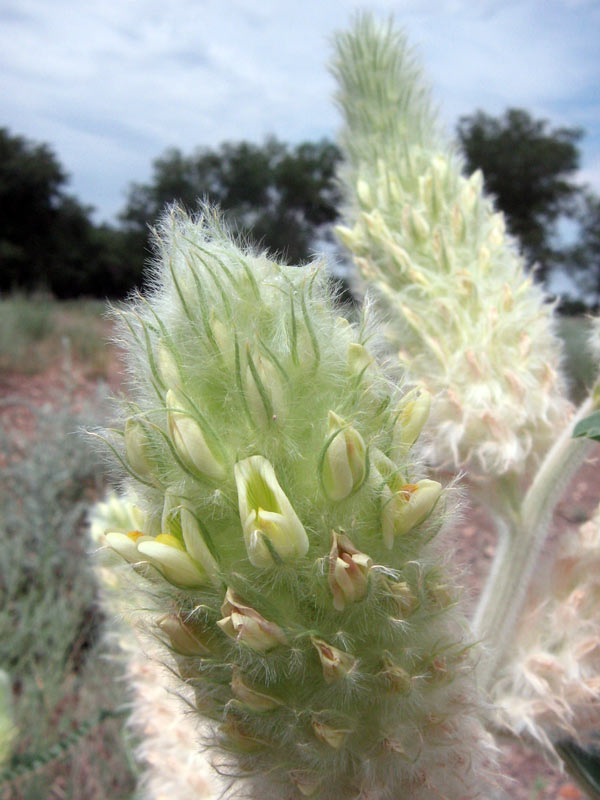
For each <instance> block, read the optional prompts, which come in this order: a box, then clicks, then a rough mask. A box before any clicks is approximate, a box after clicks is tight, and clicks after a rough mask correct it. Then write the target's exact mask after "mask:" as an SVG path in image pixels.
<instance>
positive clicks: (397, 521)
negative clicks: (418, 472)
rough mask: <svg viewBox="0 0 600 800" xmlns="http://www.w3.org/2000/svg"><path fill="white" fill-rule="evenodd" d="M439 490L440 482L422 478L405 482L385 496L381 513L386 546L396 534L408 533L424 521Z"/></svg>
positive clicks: (389, 544)
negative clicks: (412, 481)
mask: <svg viewBox="0 0 600 800" xmlns="http://www.w3.org/2000/svg"><path fill="white" fill-rule="evenodd" d="M441 492H442V486H441V484H439V483H438V482H437V481H430V480H428V479H424V480H421V481H419V482H418V483H407V484H406V485H405V486H402V487H401V488H400V489H399V490H398V491H396V492H394V493H393V494H392V495H391V497H388V498H387V500H386V501H385V504H384V507H383V513H382V527H383V540H384V542H385V544H386V545H387V547H389V548H390V549H391V548H392V547H393V544H394V539H395V538H396V536H402V535H404V534H405V533H408V532H409V531H410V530H412V529H413V528H415V527H416V526H417V525H420V524H421V523H422V522H424V521H425V519H426V518H427V517H428V516H429V514H430V513H431V511H432V510H433V507H434V506H435V504H436V503H437V501H438V498H439V496H440V494H441Z"/></svg>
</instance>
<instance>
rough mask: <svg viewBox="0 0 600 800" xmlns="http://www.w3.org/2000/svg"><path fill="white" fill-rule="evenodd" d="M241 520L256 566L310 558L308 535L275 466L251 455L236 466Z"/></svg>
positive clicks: (249, 553)
mask: <svg viewBox="0 0 600 800" xmlns="http://www.w3.org/2000/svg"><path fill="white" fill-rule="evenodd" d="M235 481H236V484H237V491H238V504H239V509H240V520H241V523H242V529H243V532H244V540H245V542H246V549H247V551H248V558H249V559H250V561H251V562H252V564H254V566H255V567H271V566H273V565H274V564H275V562H276V561H277V559H280V560H281V561H293V560H294V559H295V558H298V557H300V556H304V555H306V553H307V551H308V536H307V535H306V531H305V530H304V526H303V525H302V523H301V522H300V520H299V519H298V515H297V514H296V512H295V511H294V509H293V507H292V504H291V503H290V501H289V500H288V498H287V496H286V494H285V492H284V491H283V489H282V488H281V486H280V485H279V481H278V480H277V477H276V475H275V470H274V469H273V466H272V464H271V463H270V462H269V461H268V460H267V459H266V458H264V456H251V457H250V458H246V459H244V460H243V461H239V462H238V463H237V464H236V465H235Z"/></svg>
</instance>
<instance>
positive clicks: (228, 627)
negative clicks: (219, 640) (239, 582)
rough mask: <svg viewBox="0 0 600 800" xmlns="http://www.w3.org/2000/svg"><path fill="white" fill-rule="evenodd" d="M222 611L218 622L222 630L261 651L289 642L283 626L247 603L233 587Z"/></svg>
mask: <svg viewBox="0 0 600 800" xmlns="http://www.w3.org/2000/svg"><path fill="white" fill-rule="evenodd" d="M221 613H222V614H223V619H220V620H219V621H218V622H217V625H218V626H219V627H220V628H221V630H222V631H223V632H224V633H226V634H227V636H229V637H231V638H232V639H235V640H236V641H238V642H242V643H243V644H245V645H247V646H248V647H251V648H252V649H253V650H256V651H257V652H259V653H263V652H266V651H267V650H271V649H272V648H274V647H277V646H278V645H280V644H287V639H286V637H285V634H284V633H283V631H282V630H281V628H280V627H279V626H278V625H276V624H275V623H274V622H269V620H266V619H265V618H264V617H263V616H261V614H259V613H258V611H255V610H254V609H253V608H252V607H251V606H248V605H246V604H245V603H244V602H243V600H241V599H240V598H239V597H238V596H237V595H236V594H235V592H234V591H233V590H232V589H228V590H227V594H226V595H225V600H224V602H223V605H222V606H221Z"/></svg>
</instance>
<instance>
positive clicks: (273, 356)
mask: <svg viewBox="0 0 600 800" xmlns="http://www.w3.org/2000/svg"><path fill="white" fill-rule="evenodd" d="M436 192H437V188H436ZM370 193H371V194H373V192H372V191H371V192H370ZM365 202H366V196H365ZM371 225H372V227H373V226H374V230H377V231H378V234H377V235H382V236H387V233H386V230H385V227H383V228H381V230H379V228H380V220H378V219H377V215H375V218H374V219H373V220H371ZM157 248H158V251H157V259H156V262H155V263H156V267H155V270H156V271H155V274H154V277H153V281H152V285H153V287H154V288H153V291H152V294H151V295H150V297H149V298H148V300H147V301H142V300H139V301H138V302H137V303H135V305H134V308H133V309H132V312H131V313H129V314H128V313H127V312H125V320H126V324H125V325H124V327H123V328H122V334H123V338H124V339H125V340H126V342H127V345H128V348H129V354H128V359H129V367H130V373H131V374H132V375H135V380H134V382H133V384H132V391H133V397H132V402H133V406H130V407H134V408H135V409H136V414H137V416H136V418H135V419H136V424H137V423H138V422H139V425H140V428H139V429H136V430H135V433H134V432H133V431H132V432H131V433H130V434H129V435H128V436H129V440H130V443H131V442H134V443H136V447H137V449H136V448H134V453H135V454H136V455H138V451H139V450H140V448H141V452H142V454H143V456H144V457H146V458H147V459H148V468H149V472H148V470H146V469H144V470H142V469H141V468H140V469H139V470H138V469H135V468H134V466H133V465H132V464H130V466H131V473H130V475H129V477H130V479H131V480H132V481H133V480H134V479H135V476H137V477H139V478H140V479H141V480H140V481H139V482H138V483H135V484H133V483H132V485H135V489H136V493H137V494H138V504H139V507H140V509H141V514H140V515H139V521H138V522H136V523H135V525H131V527H130V526H129V525H127V526H126V527H125V528H121V527H120V526H118V527H113V528H112V529H111V530H112V535H108V536H107V537H106V539H105V541H108V542H109V543H110V544H111V546H112V547H113V548H114V550H116V551H117V553H120V554H121V556H122V557H121V558H119V556H118V555H117V554H116V553H115V552H114V551H111V549H110V548H104V549H102V550H101V552H102V554H103V557H104V558H105V559H106V560H107V562H108V563H109V566H111V565H113V564H115V563H116V562H117V561H118V567H119V569H118V570H116V571H115V573H114V575H115V580H114V585H115V587H117V588H116V589H115V591H118V587H120V586H123V587H124V586H125V584H126V583H129V584H132V586H133V589H132V588H131V587H128V588H127V591H123V593H122V596H121V597H120V604H121V608H120V613H121V614H122V616H123V617H129V618H133V617H134V612H136V613H135V619H136V622H137V621H138V620H140V624H142V623H144V622H145V623H146V625H145V626H144V627H146V629H147V631H148V633H149V634H150V635H151V636H152V637H153V641H154V642H156V644H157V646H161V647H163V648H164V651H163V658H164V660H166V661H168V662H170V663H171V664H172V665H173V669H172V673H174V674H178V675H179V676H180V679H181V681H182V682H183V683H182V687H181V688H182V691H183V693H184V694H185V696H186V698H189V691H188V690H189V687H190V686H191V687H193V689H194V695H193V697H192V698H191V699H190V702H191V703H192V704H193V705H195V707H196V708H197V710H198V712H199V713H200V714H203V713H204V714H208V715H210V718H211V719H212V720H213V721H214V723H215V738H216V742H215V743H216V745H217V748H220V749H221V753H222V758H223V759H225V760H226V761H227V762H228V763H226V764H225V767H226V771H230V770H231V769H233V770H235V772H236V773H239V774H243V775H245V776H247V777H246V778H245V780H246V781H247V782H248V783H249V784H250V785H249V786H248V787H247V790H248V791H247V793H248V794H251V795H255V796H264V797H273V798H279V797H287V796H288V795H289V796H290V798H291V797H293V796H296V797H300V796H301V795H305V796H312V797H314V798H316V799H317V800H335V798H338V797H347V798H348V799H349V800H351V799H352V798H357V797H359V796H368V795H371V796H383V795H385V794H387V795H389V796H392V795H393V796H407V797H411V798H414V800H426V798H427V795H426V794H425V793H424V791H425V790H423V792H421V790H420V789H419V788H418V787H417V786H416V784H415V780H414V775H415V770H417V771H418V772H419V773H421V772H422V773H423V774H427V776H428V781H430V782H431V785H432V786H435V787H436V788H440V789H441V787H442V786H443V787H444V789H445V783H446V782H447V781H448V780H450V785H451V786H452V787H457V786H458V785H461V787H462V786H464V785H467V786H469V787H470V795H472V796H473V797H476V796H477V789H476V787H475V784H476V782H477V779H476V778H475V777H473V776H475V775H476V774H477V772H476V771H474V772H472V773H470V772H469V773H468V772H467V771H466V770H465V769H463V767H461V766H460V765H461V764H462V765H464V764H466V763H467V761H468V759H467V757H466V754H467V753H468V756H469V758H470V759H471V761H472V762H474V763H480V762H481V760H482V758H483V755H482V753H481V743H482V742H483V741H484V736H483V734H482V729H481V726H480V723H479V720H478V713H477V711H476V708H477V704H476V701H475V688H474V680H473V676H472V674H471V673H470V672H469V670H468V669H465V670H461V671H460V672H459V671H456V670H455V671H454V672H450V671H449V672H448V673H446V677H445V679H444V682H440V681H437V682H434V681H432V680H428V679H426V677H425V676H429V674H430V672H431V664H432V663H433V661H434V658H435V656H436V655H437V654H438V653H439V652H440V651H443V652H447V651H455V650H456V649H461V648H462V649H464V647H465V646H466V645H467V642H466V640H465V628H464V627H463V625H462V620H461V617H460V612H459V611H458V609H457V608H456V607H455V605H450V606H448V607H446V606H443V607H442V606H441V605H440V603H439V602H438V600H437V599H436V598H435V597H434V592H433V591H427V588H428V584H427V585H426V583H425V581H424V576H427V575H429V574H431V573H432V571H433V570H434V568H435V569H438V571H439V576H438V572H436V573H435V575H436V581H437V582H438V583H439V584H440V586H446V585H447V584H449V583H451V578H450V577H449V576H447V575H446V574H445V571H444V569H443V567H442V566H441V564H440V558H439V556H438V553H439V551H440V550H442V545H440V544H438V542H437V541H436V540H435V536H436V533H438V532H439V530H440V528H441V523H442V519H441V515H440V514H439V512H438V511H437V508H436V507H435V499H436V498H437V496H438V495H439V492H440V491H441V487H440V486H439V484H435V483H434V482H432V481H428V480H427V479H426V478H425V477H424V475H423V473H422V471H421V468H420V466H419V459H418V456H417V455H416V454H415V453H414V452H412V450H411V440H412V441H414V438H416V436H417V435H418V429H419V427H420V425H421V424H422V421H423V417H424V416H425V415H424V414H423V413H421V411H419V410H418V403H415V407H414V409H413V410H412V411H407V413H406V419H405V420H404V433H402V429H401V428H400V429H399V428H397V425H398V421H399V410H400V409H402V408H405V407H406V405H407V403H408V401H407V400H406V398H405V401H404V402H405V406H403V405H402V402H403V401H402V399H401V396H400V393H399V392H398V391H397V390H395V389H394V388H393V387H392V386H391V384H390V383H389V381H388V379H387V378H386V376H385V375H384V373H383V371H382V370H381V369H380V368H379V367H378V365H377V363H376V362H375V359H374V357H373V355H372V353H371V352H370V351H369V349H368V348H367V346H366V344H365V342H369V341H371V339H372V338H373V328H372V325H371V323H370V321H369V319H368V318H367V317H365V318H364V319H363V320H362V321H361V325H360V328H358V327H355V326H354V325H352V324H350V323H348V322H346V321H343V322H342V321H340V319H339V317H338V316H337V312H336V310H335V308H334V307H333V305H332V302H331V299H330V297H329V294H328V286H327V279H326V277H325V276H324V275H322V274H321V272H320V271H319V269H317V268H316V267H315V266H308V267H300V268H296V267H286V266H282V265H280V264H276V263H274V262H273V261H270V260H269V259H268V258H266V257H264V256H262V255H257V254H255V253H253V252H251V251H247V250H242V249H240V248H239V247H237V246H236V244H235V243H234V242H233V241H232V239H231V237H230V236H229V235H228V234H227V233H226V232H225V231H224V230H223V223H222V221H221V220H220V218H219V217H218V216H216V215H215V213H214V212H213V211H212V210H211V209H210V208H204V209H203V210H202V215H201V217H200V218H198V219H196V220H192V219H189V218H188V217H186V216H185V215H183V214H181V213H179V212H176V211H174V212H172V214H171V215H170V216H168V217H166V218H165V219H164V220H163V222H162V224H161V225H160V226H159V228H158V239H157ZM161 342H164V343H168V353H169V356H170V357H172V360H171V359H169V358H165V357H164V355H163V357H162V361H161V362H160V364H158V365H157V362H158V361H159V356H158V355H157V354H158V353H160V347H161ZM141 343H143V346H142V347H141V346H140V344H141ZM162 346H167V345H166V344H165V345H162ZM174 365H176V369H175V366H174ZM174 381H176V385H173V382H174ZM157 396H158V401H157ZM419 402H420V401H419ZM129 413H130V412H129ZM400 416H401V414H400ZM130 428H131V424H130ZM395 429H396V438H397V439H398V436H400V445H401V446H394V445H393V444H392V437H393V434H394V430H395ZM398 431H400V432H399V433H398ZM142 433H143V436H142V435H141V434H142ZM147 434H148V438H149V440H150V441H149V442H148V441H147V440H146V438H145V437H146V435H147ZM138 435H139V439H138V438H136V437H138ZM113 443H114V449H115V451H116V452H117V454H119V455H120V456H121V458H122V460H123V461H124V462H125V461H126V459H127V458H128V454H127V453H125V455H123V454H122V450H121V452H119V448H122V446H123V443H122V441H121V439H119V438H117V437H116V436H115V438H114V440H113ZM150 445H151V447H150ZM146 448H147V449H146ZM125 449H127V442H125ZM136 466H142V467H143V466H145V465H144V462H143V461H141V460H140V462H139V464H136ZM434 487H437V488H436V489H435V491H434ZM434 495H435V496H434ZM405 507H406V508H405ZM426 515H429V519H428V521H427V535H426V536H424V535H423V529H422V528H420V523H421V521H422V520H423V518H424V517H425V516H426ZM135 529H137V530H138V533H137V534H135V535H133V534H130V532H131V531H133V530H135ZM332 531H334V533H333V534H332ZM128 534H130V535H128ZM136 540H137V541H136ZM387 540H390V541H391V544H392V545H393V546H392V547H391V548H389V547H388V546H387V545H388V544H389V543H390V542H389V541H387ZM128 562H131V564H128ZM144 562H146V563H145V564H144ZM149 565H150V566H149ZM128 604H129V606H130V607H129V608H127V606H128ZM157 625H158V630H157ZM412 676H415V677H414V678H413V677H412ZM417 681H418V684H417ZM413 683H414V685H415V686H416V687H417V688H418V691H417V690H416V689H415V691H412V685H413ZM409 684H410V686H409ZM434 710H435V711H438V710H441V711H443V712H444V713H447V714H449V715H451V716H452V717H453V720H454V723H455V727H454V728H453V730H454V731H457V732H458V733H457V734H456V735H455V734H453V735H452V736H450V735H448V736H447V737H446V738H445V739H444V737H441V736H440V734H439V732H436V733H435V735H433V734H431V733H430V727H431V726H430V724H429V720H430V718H431V715H432V713H433V712H434ZM407 731H410V732H411V733H410V736H412V737H413V739H414V738H416V739H418V741H419V743H420V747H419V752H418V753H413V752H412V751H411V757H412V758H413V759H414V764H413V763H412V762H408V761H407V759H406V758H405V757H400V756H399V755H398V751H397V750H394V749H390V748H389V747H386V746H385V742H388V741H393V742H397V743H400V744H398V747H400V746H402V747H405V749H406V748H409V744H408V743H407V742H406V740H407V738H408V734H407ZM409 749H410V748H409ZM441 761H444V763H447V765H448V769H447V772H449V773H450V775H451V777H450V778H449V777H448V775H444V784H442V783H441V782H440V780H439V775H438V773H439V772H440V769H439V766H438V765H439V763H440V762H441ZM229 762H230V763H229ZM428 785H429V784H428ZM240 788H241V790H242V791H245V789H244V788H243V787H240ZM461 791H462V789H461ZM455 795H456V796H459V792H458V789H457V791H456V793H455Z"/></svg>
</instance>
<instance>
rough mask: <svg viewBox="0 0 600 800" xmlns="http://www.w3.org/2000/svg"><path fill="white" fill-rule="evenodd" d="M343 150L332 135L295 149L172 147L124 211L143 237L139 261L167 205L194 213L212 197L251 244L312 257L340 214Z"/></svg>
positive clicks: (277, 145)
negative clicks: (338, 175) (189, 151)
mask: <svg viewBox="0 0 600 800" xmlns="http://www.w3.org/2000/svg"><path fill="white" fill-rule="evenodd" d="M339 158H340V156H339V152H338V150H337V148H336V146H335V145H334V144H332V143H331V142H328V141H326V140H321V141H320V142H303V143H301V144H298V145H296V146H294V147H290V146H289V145H287V144H284V143H283V142H279V141H278V140H277V139H274V138H270V139H267V140H266V141H265V142H264V144H262V145H257V144H253V143H251V142H243V141H242V142H237V143H229V142H226V143H224V144H222V145H220V146H219V147H218V148H216V149H209V148H204V149H200V150H198V151H197V152H196V153H194V154H193V155H189V156H186V155H184V154H183V153H181V151H179V150H177V149H171V150H168V151H167V152H166V153H165V154H164V155H163V156H161V157H160V158H158V159H156V160H155V161H154V165H153V169H154V174H153V178H152V182H151V183H149V184H135V185H133V186H132V187H131V189H130V191H129V199H128V202H127V206H126V208H125V210H124V211H123V213H122V215H121V219H122V221H123V222H124V223H125V225H126V227H127V229H128V230H129V231H131V232H132V233H135V234H136V235H137V259H138V263H139V260H140V259H141V257H142V254H143V253H144V252H147V250H148V247H147V243H148V225H154V224H156V221H157V219H158V217H159V215H160V214H161V213H162V212H163V209H164V208H165V206H166V205H168V204H172V203H174V202H175V203H177V204H178V205H180V206H181V207H182V208H185V209H187V210H188V211H194V210H195V209H196V208H197V205H198V201H199V200H200V199H205V200H208V201H210V202H211V203H214V204H217V205H218V206H219V207H220V208H221V209H223V210H224V211H225V212H227V219H228V220H229V221H230V222H231V223H232V224H233V225H234V226H235V227H236V228H237V229H238V230H239V232H240V233H242V234H243V235H244V236H245V237H247V238H248V239H249V240H250V241H252V242H255V243H260V244H261V246H262V247H265V248H267V249H268V250H269V251H270V252H272V253H278V254H282V256H283V258H284V259H285V260H286V261H287V262H288V263H294V264H295V263H300V262H302V261H306V260H307V259H308V258H309V257H310V255H311V248H315V247H316V246H317V239H318V237H319V236H320V235H322V232H323V229H324V226H326V225H327V224H329V223H331V222H333V221H334V220H335V219H336V217H337V210H336V206H337V203H338V200H339V197H338V192H337V187H336V184H335V182H334V173H335V167H336V164H337V162H338V161H339Z"/></svg>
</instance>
